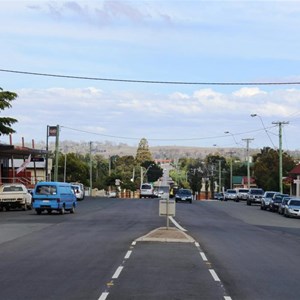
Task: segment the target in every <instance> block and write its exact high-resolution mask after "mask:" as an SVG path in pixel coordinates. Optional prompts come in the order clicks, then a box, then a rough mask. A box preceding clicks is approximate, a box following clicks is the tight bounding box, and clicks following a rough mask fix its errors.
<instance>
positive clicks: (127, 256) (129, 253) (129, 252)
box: [124, 250, 132, 259]
mask: <svg viewBox="0 0 300 300" xmlns="http://www.w3.org/2000/svg"><path fill="white" fill-rule="evenodd" d="M131 253H132V251H131V250H129V251H127V253H126V255H125V257H124V258H125V259H128V258H129V257H130V255H131Z"/></svg>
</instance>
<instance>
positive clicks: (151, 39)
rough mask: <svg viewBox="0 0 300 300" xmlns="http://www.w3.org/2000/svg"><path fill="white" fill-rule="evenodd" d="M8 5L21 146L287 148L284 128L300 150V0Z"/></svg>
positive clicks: (6, 55)
mask: <svg viewBox="0 0 300 300" xmlns="http://www.w3.org/2000/svg"><path fill="white" fill-rule="evenodd" d="M0 5H1V12H0V37H1V47H0V87H1V88H2V89H3V90H8V91H12V92H15V93H17V94H18V97H17V99H16V100H14V101H13V102H12V107H11V108H10V109H6V110H4V111H1V112H0V114H1V116H10V117H14V118H16V119H17V120H18V123H17V124H14V125H13V128H14V129H15V130H16V131H17V133H15V134H13V137H12V138H13V143H15V144H17V143H20V142H21V139H22V137H23V138H24V140H25V143H31V140H32V139H34V140H35V142H39V141H45V140H46V132H47V126H48V125H49V126H55V125H59V126H60V140H71V141H78V142H81V141H82V142H87V141H97V142H100V143H101V142H105V141H110V142H112V143H115V144H119V143H126V144H128V145H133V146H135V145H138V143H139V141H140V140H141V138H146V139H147V140H148V143H149V146H150V147H151V146H167V145H170V146H174V145H175V146H176V145H177V146H194V147H222V148H223V147H224V148H226V147H241V148H243V147H246V141H245V140H246V139H251V142H250V147H253V148H263V147H273V148H278V147H279V140H280V139H279V132H280V130H279V128H280V127H279V125H278V124H279V123H281V124H282V126H281V128H282V147H283V149H284V150H296V149H300V140H299V138H298V135H299V129H300V84H297V83H300V31H299V28H300V2H299V1H245V0H240V1H226V0H223V1H213V0H210V1H201V0H199V1H196V0H194V1H189V0H184V1H180V0H172V1H169V0H165V1H160V0H155V1H146V0H145V1H121V0H120V1H89V0H86V1H44V0H38V1H27V0H22V1H14V0H9V1H3V0H0ZM20 72H25V73H26V74H24V73H20ZM28 73H36V74H37V73H38V74H42V75H44V76H42V75H32V74H28ZM46 75H54V76H46ZM56 75H58V76H56ZM266 83H272V84H266ZM282 83H289V84H282ZM251 114H252V115H253V114H256V116H254V117H251ZM0 142H3V143H8V142H9V138H8V137H7V136H0Z"/></svg>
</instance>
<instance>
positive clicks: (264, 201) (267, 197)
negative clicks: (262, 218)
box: [260, 191, 278, 210]
mask: <svg viewBox="0 0 300 300" xmlns="http://www.w3.org/2000/svg"><path fill="white" fill-rule="evenodd" d="M277 193H278V192H273V191H266V192H265V193H264V194H263V196H262V198H261V203H260V209H262V210H267V209H270V203H271V200H272V198H273V196H274V195H275V194H277Z"/></svg>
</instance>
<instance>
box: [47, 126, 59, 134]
mask: <svg viewBox="0 0 300 300" xmlns="http://www.w3.org/2000/svg"><path fill="white" fill-rule="evenodd" d="M56 135H57V126H48V136H56Z"/></svg>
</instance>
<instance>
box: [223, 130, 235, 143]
mask: <svg viewBox="0 0 300 300" xmlns="http://www.w3.org/2000/svg"><path fill="white" fill-rule="evenodd" d="M224 133H225V134H230V135H231V136H232V138H233V140H234V142H235V144H236V145H238V142H237V141H236V139H235V137H234V135H233V134H232V133H231V132H230V131H224Z"/></svg>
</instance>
